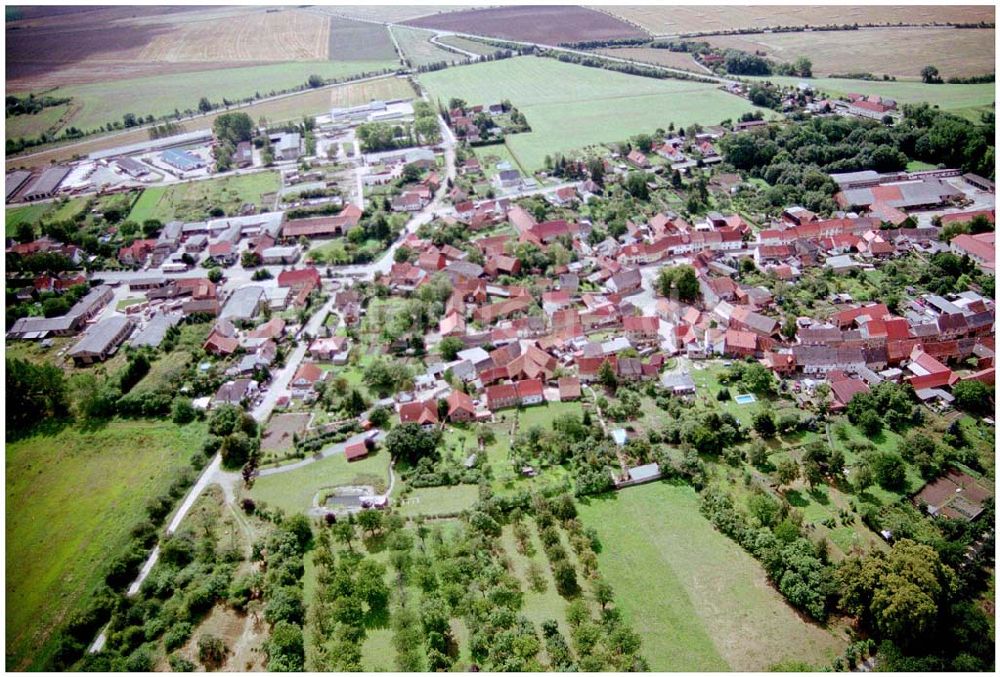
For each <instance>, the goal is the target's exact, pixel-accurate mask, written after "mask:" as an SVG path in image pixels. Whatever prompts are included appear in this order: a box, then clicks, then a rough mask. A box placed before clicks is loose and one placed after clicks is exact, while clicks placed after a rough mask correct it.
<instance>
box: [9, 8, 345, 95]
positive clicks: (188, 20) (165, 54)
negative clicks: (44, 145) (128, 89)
mask: <svg viewBox="0 0 1000 677" xmlns="http://www.w3.org/2000/svg"><path fill="white" fill-rule="evenodd" d="M30 9H32V10H39V9H62V8H30ZM24 16H25V18H23V19H19V20H16V21H10V22H8V23H7V26H6V37H7V51H6V55H7V67H6V78H7V87H8V89H9V90H11V91H28V90H39V89H45V88H50V87H56V86H59V85H73V84H88V83H93V82H104V81H106V80H108V79H111V78H114V79H123V78H134V77H146V76H152V75H165V74H169V73H183V72H194V71H202V70H212V69H218V68H226V67H229V66H230V65H243V66H245V65H246V62H248V61H250V62H254V63H271V62H276V61H282V62H287V61H322V60H326V59H327V55H328V52H329V42H330V40H329V34H330V27H329V21H328V20H324V18H323V17H320V16H317V15H316V14H315V13H312V12H308V11H306V10H299V9H290V10H281V11H272V12H267V11H265V10H264V9H263V8H257V7H219V8H211V9H202V8H198V7H177V8H157V7H110V8H98V9H90V10H86V11H73V12H69V11H67V12H63V13H55V14H45V15H43V16H37V12H35V11H26V12H25V14H24Z"/></svg>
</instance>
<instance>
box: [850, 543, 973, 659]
mask: <svg viewBox="0 0 1000 677" xmlns="http://www.w3.org/2000/svg"><path fill="white" fill-rule="evenodd" d="M953 578H954V572H953V571H952V570H951V569H950V568H949V567H948V566H946V565H945V564H943V563H942V562H941V559H940V556H939V555H938V553H937V552H936V551H935V550H934V549H933V548H932V547H930V546H929V545H924V544H918V543H916V542H914V541H912V540H909V539H906V538H904V539H900V540H899V541H897V542H896V543H895V544H894V545H893V546H892V550H890V551H889V554H888V555H885V554H884V553H882V552H879V551H875V552H873V553H871V554H870V555H869V556H867V557H866V558H865V559H864V560H859V559H858V558H853V557H852V558H849V559H847V560H845V561H844V562H843V563H842V564H841V566H840V567H839V568H838V570H837V580H838V583H839V587H840V589H841V600H840V606H841V608H842V609H844V610H845V611H847V612H848V613H851V614H854V615H857V616H859V617H861V618H862V619H863V620H865V621H866V622H869V623H872V624H874V625H875V627H876V628H878V630H879V631H881V632H882V633H883V634H884V635H885V636H886V637H888V638H889V639H891V640H892V641H894V642H897V643H899V644H901V645H903V646H912V645H914V644H915V643H916V642H918V641H920V640H921V639H922V638H925V637H930V635H931V633H932V632H933V631H934V629H935V625H936V622H937V619H938V612H939V606H940V604H941V603H942V602H944V601H945V599H946V596H947V594H948V591H949V589H950V587H951V582H952V580H953Z"/></svg>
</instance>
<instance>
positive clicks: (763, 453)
mask: <svg viewBox="0 0 1000 677" xmlns="http://www.w3.org/2000/svg"><path fill="white" fill-rule="evenodd" d="M748 460H749V461H750V463H751V464H752V465H753V466H754V467H755V468H763V467H764V466H766V465H767V445H766V444H764V442H763V441H762V440H754V441H753V443H752V444H751V445H750V453H749V455H748Z"/></svg>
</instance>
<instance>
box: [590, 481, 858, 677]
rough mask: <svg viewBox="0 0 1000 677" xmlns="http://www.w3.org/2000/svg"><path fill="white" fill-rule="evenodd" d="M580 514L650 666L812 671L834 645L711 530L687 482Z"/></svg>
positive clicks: (628, 493)
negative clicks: (793, 665) (794, 665)
mask: <svg viewBox="0 0 1000 677" xmlns="http://www.w3.org/2000/svg"><path fill="white" fill-rule="evenodd" d="M580 515H581V518H582V520H583V523H584V524H585V525H586V526H589V527H593V528H595V529H596V530H597V532H598V534H599V536H600V540H601V544H602V550H601V552H600V554H599V555H598V561H599V562H600V568H601V571H602V572H603V574H604V576H605V578H606V579H607V580H608V582H609V583H611V585H612V587H614V589H615V599H616V600H618V605H619V607H620V608H621V610H622V612H623V613H624V615H625V619H626V620H627V621H628V623H629V624H630V625H631V626H632V627H633V628H635V629H636V631H637V632H638V633H639V634H640V636H641V637H642V647H643V648H642V654H643V655H644V656H645V657H646V658H647V660H649V665H650V668H651V669H652V670H662V671H678V670H681V671H706V670H708V671H721V670H737V671H761V670H767V669H768V668H769V667H770V666H771V665H773V664H775V663H778V662H779V661H782V660H799V661H805V662H807V663H809V664H810V665H814V666H816V667H817V668H820V669H821V668H824V667H826V666H827V665H829V663H830V661H831V660H832V659H833V658H834V657H835V656H837V655H839V654H840V653H841V651H842V650H843V648H844V645H845V642H844V641H843V640H841V639H838V638H837V637H835V636H834V635H833V634H831V632H829V631H827V630H826V629H824V628H822V627H819V626H817V625H814V624H811V623H807V622H805V621H803V620H802V619H801V617H800V616H799V615H798V614H797V613H796V612H795V611H794V610H793V609H792V608H791V607H790V606H788V604H786V603H785V601H784V600H783V599H782V597H781V595H780V594H779V593H778V592H777V591H776V590H775V589H774V588H773V587H771V585H770V584H769V583H768V582H767V579H766V575H765V573H764V571H763V569H762V568H761V566H760V565H759V564H758V563H757V562H756V561H755V560H754V559H753V558H752V557H751V556H750V555H749V554H747V553H746V552H744V551H743V550H742V549H741V548H740V547H739V546H738V545H736V544H735V543H733V542H732V541H731V540H729V539H728V538H726V537H725V536H723V535H722V534H720V533H719V532H717V531H715V529H713V527H712V526H711V524H710V523H709V522H708V520H706V519H705V518H704V517H703V516H702V515H701V513H700V512H699V511H698V498H697V496H696V495H695V492H694V490H693V489H692V488H691V487H688V486H674V485H668V484H663V483H655V484H647V485H643V486H640V487H634V488H631V489H626V490H623V491H620V492H618V493H617V494H613V495H610V496H609V497H606V498H599V499H592V500H591V501H590V502H589V503H588V504H586V505H581V506H580Z"/></svg>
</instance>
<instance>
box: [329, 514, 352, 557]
mask: <svg viewBox="0 0 1000 677" xmlns="http://www.w3.org/2000/svg"><path fill="white" fill-rule="evenodd" d="M333 535H334V537H335V538H336V539H337V540H338V541H340V542H341V543H343V544H344V545H346V546H347V549H348V550H350V551H351V552H354V547H353V546H352V545H351V542H352V541H353V540H354V525H353V524H351V523H350V522H348V521H346V520H345V521H341V522H337V523H336V524H334V525H333Z"/></svg>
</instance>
